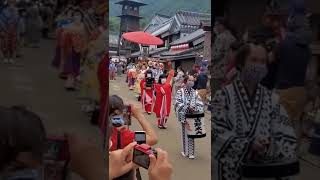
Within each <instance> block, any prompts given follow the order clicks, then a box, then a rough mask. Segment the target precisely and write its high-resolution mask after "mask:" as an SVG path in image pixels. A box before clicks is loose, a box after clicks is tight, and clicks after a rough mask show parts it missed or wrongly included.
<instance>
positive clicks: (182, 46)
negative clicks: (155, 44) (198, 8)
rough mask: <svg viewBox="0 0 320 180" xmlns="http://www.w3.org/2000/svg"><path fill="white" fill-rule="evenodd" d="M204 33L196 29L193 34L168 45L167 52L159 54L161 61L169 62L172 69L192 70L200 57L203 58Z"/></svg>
mask: <svg viewBox="0 0 320 180" xmlns="http://www.w3.org/2000/svg"><path fill="white" fill-rule="evenodd" d="M205 33H206V32H205V31H204V30H203V29H198V30H196V31H194V32H193V33H191V34H189V35H187V36H184V37H182V38H180V39H177V40H175V41H173V42H172V43H170V49H169V51H166V52H164V53H161V54H160V59H161V60H162V61H165V62H166V61H171V62H172V64H173V66H174V68H177V67H179V66H181V67H182V68H183V69H192V66H193V65H194V64H195V63H197V60H198V59H199V57H200V55H202V56H203V50H204V45H205V43H204V42H205Z"/></svg>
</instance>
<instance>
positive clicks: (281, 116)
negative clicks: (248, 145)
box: [272, 94, 297, 159]
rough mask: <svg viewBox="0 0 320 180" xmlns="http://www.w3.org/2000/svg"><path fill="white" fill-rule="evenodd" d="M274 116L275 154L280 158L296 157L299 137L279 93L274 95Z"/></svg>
mask: <svg viewBox="0 0 320 180" xmlns="http://www.w3.org/2000/svg"><path fill="white" fill-rule="evenodd" d="M272 101H273V102H272V106H273V112H272V114H274V117H272V120H273V121H272V129H274V132H273V138H274V141H275V143H274V144H275V145H276V147H275V149H274V153H275V154H274V155H275V156H278V157H279V158H285V159H288V158H289V159H295V158H297V157H296V150H297V138H296V135H295V132H294V129H293V126H292V124H291V121H290V120H289V117H288V115H287V112H286V110H285V109H284V107H283V106H282V105H281V104H280V102H279V96H278V95H277V94H273V95H272Z"/></svg>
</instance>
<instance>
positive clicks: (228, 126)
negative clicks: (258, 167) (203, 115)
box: [212, 79, 296, 180]
mask: <svg viewBox="0 0 320 180" xmlns="http://www.w3.org/2000/svg"><path fill="white" fill-rule="evenodd" d="M212 115H213V117H212V141H213V143H212V153H213V156H212V158H213V159H214V160H213V162H214V164H213V165H212V168H213V169H214V172H213V174H214V176H215V177H214V179H215V180H239V179H241V178H242V175H241V173H240V168H241V167H242V166H241V165H242V164H243V163H245V162H253V161H254V160H252V157H250V153H251V152H253V151H252V148H251V147H252V146H251V145H252V143H253V142H254V141H256V140H260V141H263V142H269V146H267V148H266V149H267V152H266V154H265V155H264V156H263V157H262V158H260V159H259V163H261V164H264V163H266V162H270V161H276V162H278V163H283V162H285V161H286V160H288V159H289V160H295V159H296V154H295V150H296V137H295V134H294V130H293V128H292V127H291V126H290V124H289V119H288V116H287V114H286V112H285V110H284V109H283V108H282V106H280V104H279V97H278V95H277V94H275V93H274V92H272V91H269V90H268V89H267V88H265V87H263V86H262V85H260V84H259V85H258V87H257V90H256V93H255V96H254V97H253V98H252V99H251V100H250V98H249V96H248V93H247V91H246V89H245V87H244V85H243V83H242V82H241V81H240V80H239V79H236V80H235V81H233V83H232V84H229V85H227V86H225V87H224V88H223V89H222V90H219V91H217V93H216V94H215V97H214V98H213V101H212Z"/></svg>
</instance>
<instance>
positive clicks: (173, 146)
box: [109, 75, 211, 180]
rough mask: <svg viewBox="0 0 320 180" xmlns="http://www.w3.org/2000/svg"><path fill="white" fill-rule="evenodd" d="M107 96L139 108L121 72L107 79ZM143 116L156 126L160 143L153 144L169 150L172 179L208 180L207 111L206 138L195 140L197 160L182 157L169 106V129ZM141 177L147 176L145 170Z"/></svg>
mask: <svg viewBox="0 0 320 180" xmlns="http://www.w3.org/2000/svg"><path fill="white" fill-rule="evenodd" d="M109 87H110V95H113V94H116V95H118V96H120V97H122V98H123V99H124V101H125V102H130V103H132V104H135V105H137V106H138V107H140V108H141V103H140V102H138V101H137V100H136V98H135V93H134V92H133V91H129V88H128V86H127V84H126V83H125V78H124V75H123V76H122V77H120V78H117V80H116V81H111V82H110V86H109ZM145 116H146V118H147V119H148V120H149V122H151V124H152V125H153V127H154V128H155V130H156V132H157V135H158V138H159V142H158V144H157V145H156V147H160V148H162V149H164V150H166V151H168V153H169V157H170V160H171V162H172V164H173V169H174V173H173V178H172V179H173V180H180V179H181V180H182V179H184V180H195V179H199V180H210V177H211V165H210V164H211V163H210V162H211V157H210V156H211V154H210V151H211V150H210V143H211V141H210V137H211V136H210V121H209V119H210V118H209V114H206V130H207V137H206V138H202V139H196V141H195V146H196V159H195V160H188V159H185V158H183V157H182V156H181V154H180V152H181V140H180V139H181V138H180V134H181V133H180V131H181V130H180V124H179V123H178V121H177V120H176V118H175V115H174V111H173V109H172V111H171V115H170V118H169V120H168V129H165V130H163V129H158V128H157V119H156V117H155V115H147V114H145ZM132 122H133V125H132V127H131V129H132V130H141V127H140V126H139V124H138V123H137V121H134V119H133V121H132ZM142 172H143V173H144V174H143V176H144V178H143V179H148V178H146V171H145V170H142Z"/></svg>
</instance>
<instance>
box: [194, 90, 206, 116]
mask: <svg viewBox="0 0 320 180" xmlns="http://www.w3.org/2000/svg"><path fill="white" fill-rule="evenodd" d="M195 98H196V100H195V105H196V107H195V110H196V112H204V103H203V101H202V99H201V97H200V96H199V93H198V92H197V91H196V97H195Z"/></svg>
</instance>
